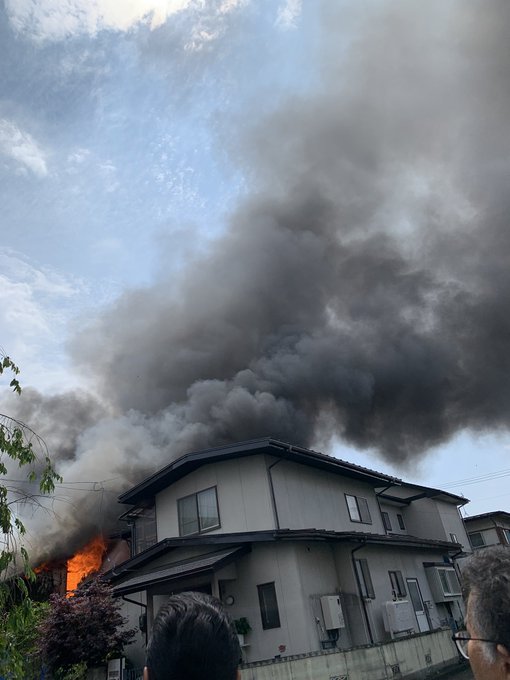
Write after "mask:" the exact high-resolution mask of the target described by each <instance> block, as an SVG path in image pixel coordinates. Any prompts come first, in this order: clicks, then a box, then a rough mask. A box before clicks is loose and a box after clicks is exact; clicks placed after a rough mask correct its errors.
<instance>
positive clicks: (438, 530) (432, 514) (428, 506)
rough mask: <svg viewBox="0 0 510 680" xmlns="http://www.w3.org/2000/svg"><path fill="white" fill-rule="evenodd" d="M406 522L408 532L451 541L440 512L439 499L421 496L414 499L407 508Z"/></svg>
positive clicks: (422, 536) (413, 534)
mask: <svg viewBox="0 0 510 680" xmlns="http://www.w3.org/2000/svg"><path fill="white" fill-rule="evenodd" d="M403 515H404V522H405V523H406V527H407V532H408V533H409V534H411V535H412V536H418V537H419V538H432V539H436V540H438V541H447V540H448V541H449V540H450V536H449V535H448V536H447V535H446V531H445V528H444V526H443V522H442V519H441V515H440V514H439V508H438V503H437V501H435V500H433V499H432V498H421V499H420V500H417V501H413V502H412V503H411V504H410V505H408V506H407V508H406V509H405V513H403Z"/></svg>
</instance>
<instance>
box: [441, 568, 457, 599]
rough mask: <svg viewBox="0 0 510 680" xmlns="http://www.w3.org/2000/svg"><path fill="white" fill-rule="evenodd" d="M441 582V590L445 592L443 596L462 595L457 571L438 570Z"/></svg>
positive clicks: (451, 569)
mask: <svg viewBox="0 0 510 680" xmlns="http://www.w3.org/2000/svg"><path fill="white" fill-rule="evenodd" d="M437 573H438V576H439V581H440V582H441V588H442V590H443V595H449V596H452V595H460V594H461V588H460V583H459V579H458V578H457V574H456V573H455V569H453V568H450V569H442V568H438V570H437Z"/></svg>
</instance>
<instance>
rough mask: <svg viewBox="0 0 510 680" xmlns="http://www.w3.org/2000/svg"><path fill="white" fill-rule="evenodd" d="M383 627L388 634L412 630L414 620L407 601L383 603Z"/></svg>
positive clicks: (414, 625)
mask: <svg viewBox="0 0 510 680" xmlns="http://www.w3.org/2000/svg"><path fill="white" fill-rule="evenodd" d="M383 619H384V627H385V628H386V630H387V631H388V633H391V634H392V635H393V633H404V632H406V631H410V630H414V628H415V627H416V620H415V618H414V612H413V609H412V607H411V604H410V603H409V601H408V600H395V601H391V602H385V603H384V607H383Z"/></svg>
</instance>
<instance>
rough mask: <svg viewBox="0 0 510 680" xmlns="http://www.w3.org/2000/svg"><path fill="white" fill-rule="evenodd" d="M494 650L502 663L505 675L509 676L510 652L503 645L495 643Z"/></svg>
mask: <svg viewBox="0 0 510 680" xmlns="http://www.w3.org/2000/svg"><path fill="white" fill-rule="evenodd" d="M496 651H497V653H498V654H499V658H500V661H501V662H502V664H503V667H504V672H505V677H507V678H510V652H509V651H508V649H507V648H506V647H505V646H504V645H496Z"/></svg>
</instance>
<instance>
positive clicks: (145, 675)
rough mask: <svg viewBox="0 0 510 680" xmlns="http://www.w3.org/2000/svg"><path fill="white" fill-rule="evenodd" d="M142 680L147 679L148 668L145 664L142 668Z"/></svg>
mask: <svg viewBox="0 0 510 680" xmlns="http://www.w3.org/2000/svg"><path fill="white" fill-rule="evenodd" d="M143 680H149V669H148V668H147V666H145V667H144V669H143Z"/></svg>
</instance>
